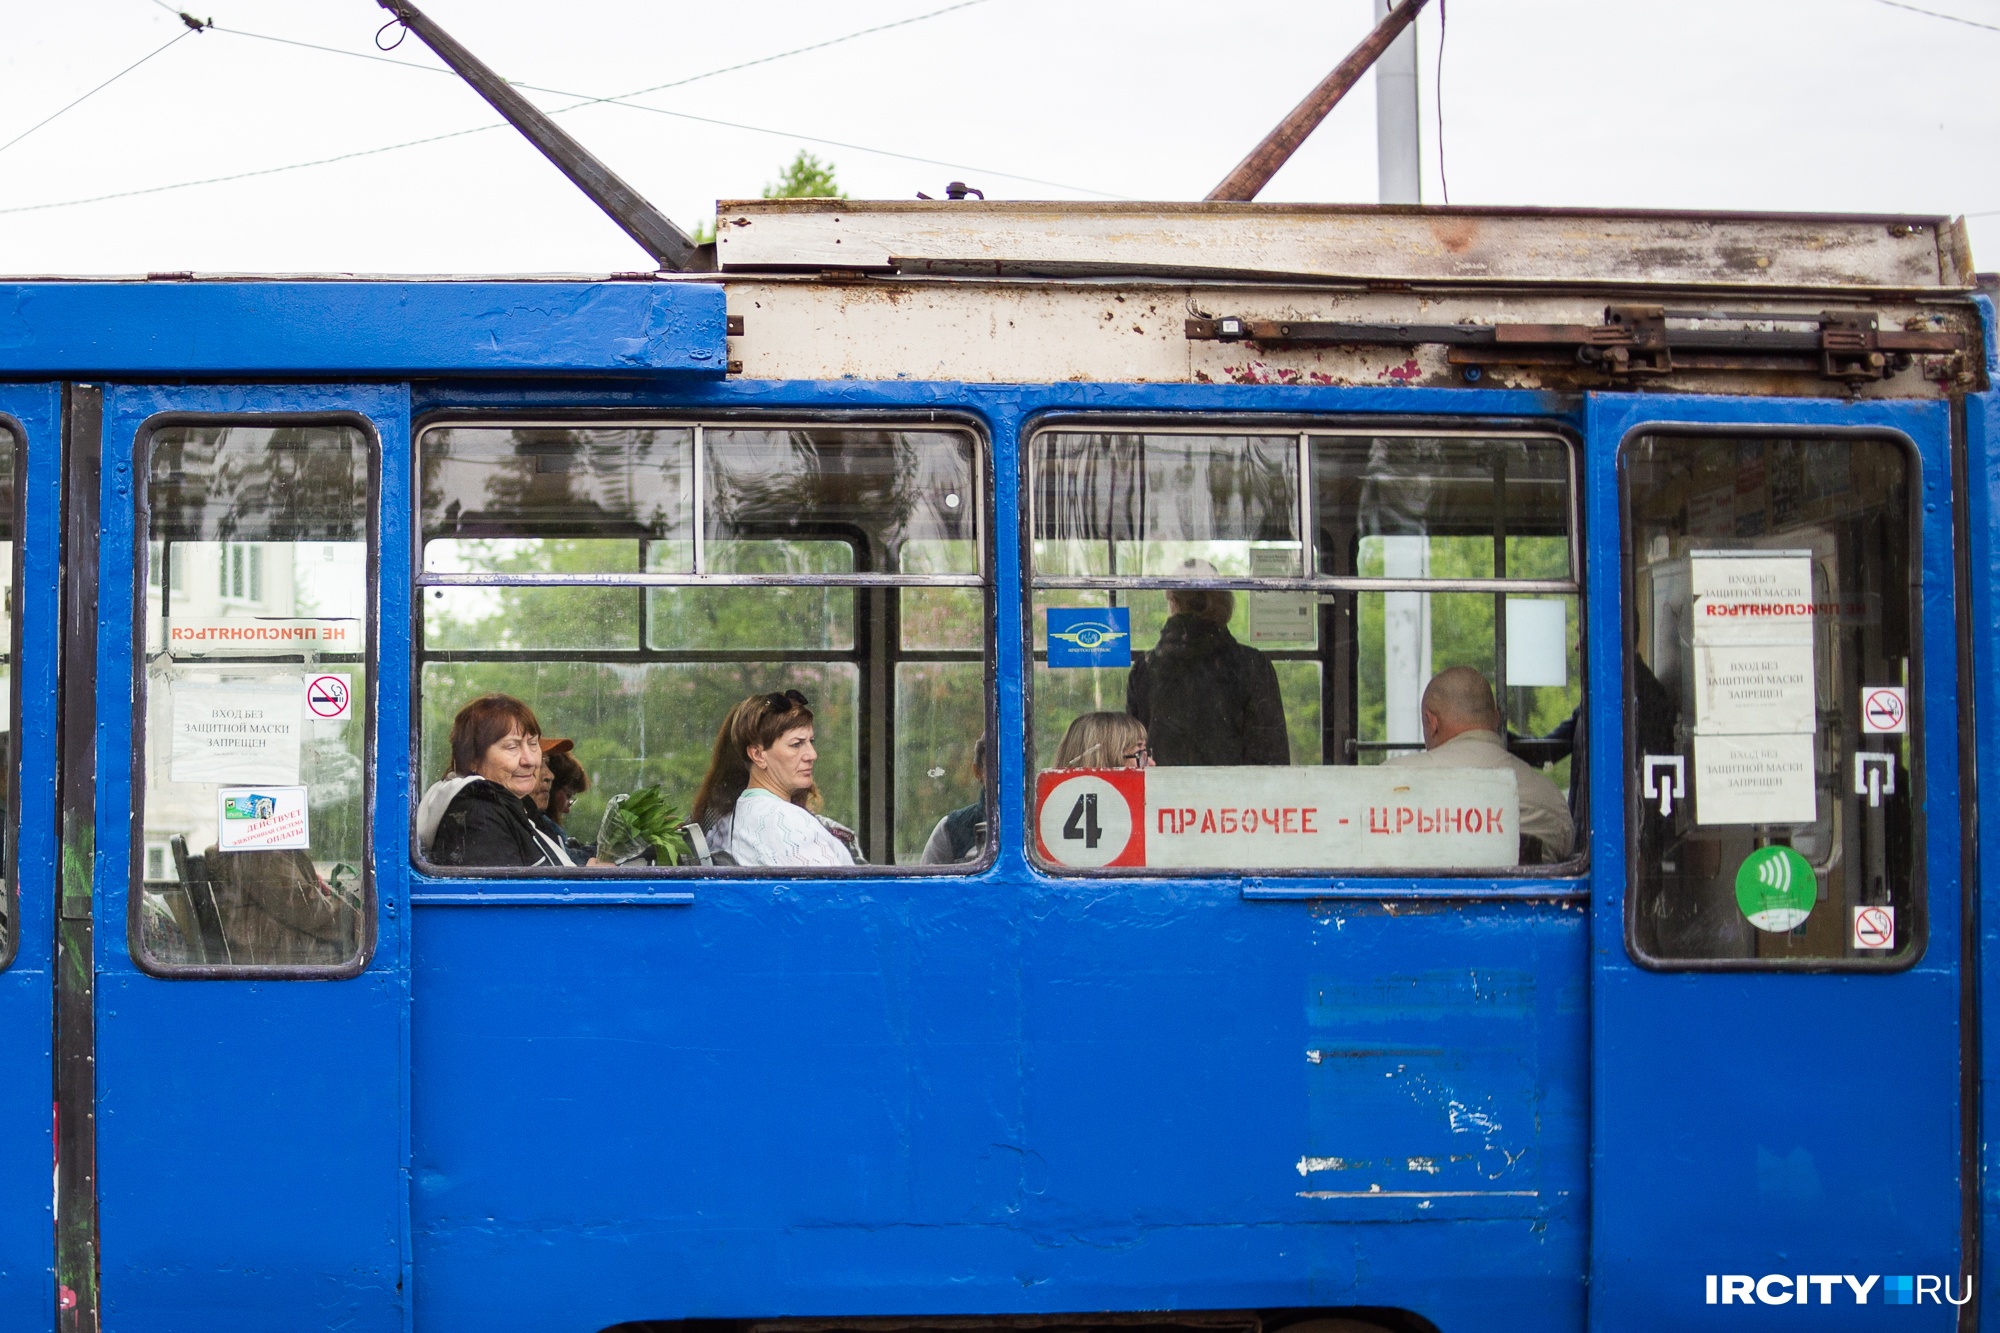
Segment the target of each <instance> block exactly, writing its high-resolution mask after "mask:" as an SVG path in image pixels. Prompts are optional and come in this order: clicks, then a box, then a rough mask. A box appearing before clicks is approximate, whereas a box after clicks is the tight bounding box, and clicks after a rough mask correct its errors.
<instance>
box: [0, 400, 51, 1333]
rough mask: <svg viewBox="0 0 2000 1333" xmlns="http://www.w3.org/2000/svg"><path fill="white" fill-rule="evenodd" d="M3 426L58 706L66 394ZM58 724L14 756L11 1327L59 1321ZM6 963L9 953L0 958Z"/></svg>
mask: <svg viewBox="0 0 2000 1333" xmlns="http://www.w3.org/2000/svg"><path fill="white" fill-rule="evenodd" d="M0 424H4V425H5V426H6V427H7V428H8V429H9V430H10V431H12V432H13V434H14V435H15V437H16V440H17V448H18V449H19V450H20V452H17V453H16V455H15V472H14V476H15V485H16V487H17V488H20V489H21V490H23V491H25V493H26V494H25V499H26V505H25V507H24V509H25V515H26V519H25V523H24V526H23V528H22V530H21V531H20V532H18V533H17V534H16V535H15V540H16V541H17V542H19V543H20V546H21V557H22V559H21V565H20V581H19V582H18V583H17V584H16V585H15V588H14V597H15V600H16V603H17V605H18V607H19V611H20V614H21V616H22V617H23V620H24V622H25V624H26V625H27V626H28V627H29V628H30V631H31V632H28V633H25V634H24V635H23V636H22V644H21V660H20V662H19V663H18V664H16V665H15V666H14V668H13V674H14V676H15V678H16V680H17V681H18V682H19V688H20V691H21V697H22V698H23V699H24V700H47V699H53V698H55V691H56V635H54V634H53V633H47V632H42V633H37V632H32V631H33V630H34V629H35V628H37V627H52V626H54V625H55V624H56V618H57V610H56V608H57V603H58V597H59V591H60V589H59V582H60V574H59V562H60V559H61V551H60V548H59V534H58V532H57V525H58V522H59V519H60V515H61V513H62V504H61V500H62V472H61V466H60V465H61V455H60V447H61V446H60V441H61V430H62V391H61V389H60V387H59V386H57V385H53V384H6V385H0ZM55 722H56V717H55V710H54V709H53V708H49V707H24V708H23V709H22V712H21V717H20V719H19V723H18V726H17V729H16V731H15V733H14V736H13V744H12V747H11V753H12V758H13V759H14V760H15V762H17V763H18V764H19V766H20V767H19V775H20V778H19V789H18V800H19V806H18V809H17V813H16V818H15V823H14V826H13V828H12V829H10V830H9V831H8V836H9V837H13V838H16V839H17V842H16V844H15V866H14V871H15V883H16V886H17V888H18V891H19V895H20V896H19V902H20V920H19V922H18V923H16V926H15V939H16V951H15V953H14V957H13V962H12V964H11V965H10V966H8V968H7V969H6V971H4V972H0V1033H5V1034H6V1036H5V1040H4V1041H0V1145H4V1146H0V1327H4V1328H23V1329H33V1328H49V1327H52V1325H53V1322H54V1319H55V1301H56V1288H55V1218H54V1213H53V1211H52V1204H51V1192H50V1189H49V1168H50V1163H51V1162H52V1161H53V1160H54V1156H55V1144H54V1140H53V1138H52V1137H51V1124H52V1118H51V1116H50V1109H49V1108H50V1091H51V1088H52V1087H53V1079H52V1072H53V1070H52V1065H51V1059H52V1049H51V1048H52V1045H53V1027H52V1024H53V1023H54V1018H55V1014H54V990H53V980H54V976H55V973H54V969H53V967H52V963H53V959H54V953H55V934H56V928H55V920H56V913H55V903H56V866H57V845H56V804H55V774H56V727H55ZM0 957H4V951H0Z"/></svg>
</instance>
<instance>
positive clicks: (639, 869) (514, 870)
mask: <svg viewBox="0 0 2000 1333" xmlns="http://www.w3.org/2000/svg"><path fill="white" fill-rule="evenodd" d="M646 427H657V428H662V429H673V430H690V431H692V432H693V467H692V472H691V497H692V499H691V504H690V508H689V520H690V522H691V524H692V525H693V550H692V556H691V564H692V568H691V569H690V570H688V571H685V572H679V571H669V570H641V571H616V572H603V573H547V574H532V573H530V574H441V573H430V572H428V571H426V570H425V568H424V546H425V542H426V536H425V520H424V510H423V500H422V496H421V488H422V484H423V483H422V478H423V467H424V439H425V437H426V436H427V435H428V434H429V433H430V432H431V431H434V430H440V429H449V428H461V429H484V430H515V429H527V430H534V429H546V430H588V429H592V428H606V429H643V428H646ZM709 429H723V430H745V431H784V430H821V431H827V430H851V431H868V430H875V431H922V430H931V431H947V432H951V433H954V434H959V435H962V436H964V437H965V438H966V439H967V440H968V441H969V442H970V443H971V445H972V451H973V458H972V488H973V494H972V503H971V516H972V519H973V522H974V525H975V532H974V540H973V548H974V559H975V569H974V571H973V572H971V573H966V574H898V573H893V572H882V571H872V570H871V571H865V572H854V573H846V574H717V573H712V572H709V571H707V570H705V569H704V565H705V564H706V554H707V543H708V534H707V531H706V528H707V524H706V522H705V518H706V516H707V513H708V509H707V505H708V497H707V495H706V490H707V481H708V477H707V469H706V465H705V461H704V457H703V455H704V443H705V431H707V430H709ZM410 455H411V460H410V461H411V469H412V471H411V475H412V477H413V478H415V479H416V486H417V489H418V491H419V494H418V496H417V498H416V506H415V512H414V513H413V514H412V516H411V523H410V541H411V570H412V587H411V594H412V595H411V598H410V603H411V605H410V610H411V625H410V634H411V647H412V651H411V653H410V682H409V690H410V695H409V697H410V723H411V725H410V751H409V754H410V761H409V762H410V768H409V771H410V773H411V774H412V780H411V784H410V816H411V819H410V841H409V858H410V865H411V867H412V868H413V869H414V871H415V872H416V873H417V874H419V875H422V876H428V877H432V878H435V879H438V880H444V881H463V880H487V881H494V880H498V881H517V882H520V881H525V882H529V883H533V882H537V881H541V882H546V881H550V880H555V881H559V882H561V883H562V884H563V885H564V886H565V888H566V889H573V890H577V891H584V890H583V886H584V885H589V884H605V885H607V886H610V885H620V886H624V887H627V888H636V887H637V886H638V885H642V884H647V883H652V884H660V883H663V882H669V881H674V882H678V881H698V880H771V879H776V878H782V879H787V880H792V879H816V880H840V879H879V878H884V877H915V878H938V877H959V876H965V875H971V874H978V873H981V872H983V871H986V870H989V869H991V868H992V867H993V865H994V864H995V862H996V860H997V859H998V846H997V844H998V838H997V837H996V836H994V832H989V835H988V837H987V840H986V847H985V849H984V851H983V852H982V853H981V854H980V856H979V857H978V858H976V859H975V860H972V861H966V862H961V863H958V864H954V865H944V866H926V865H882V864H869V865H857V866H800V867H782V868H779V867H771V866H701V865H696V866H591V867H586V866H445V865H438V864H437V863H435V862H433V861H431V860H429V859H428V858H426V857H425V856H424V854H423V850H422V848H421V847H420V846H419V845H418V841H417V828H416V811H417V805H418V803H419V802H420V801H421V799H422V797H423V792H424V790H425V788H426V787H427V786H428V785H429V783H428V781H427V780H426V778H425V776H424V773H425V770H424V768H423V669H424V665H425V662H426V660H427V659H428V656H429V655H428V653H427V650H426V649H425V648H424V647H423V618H424V593H425V592H426V590H428V589H431V588H448V587H488V588H493V587H544V588H561V587H584V588H630V589H633V590H634V591H636V592H639V593H641V594H643V593H644V592H645V591H646V590H648V589H651V588H756V587H780V588H793V587H805V588H815V587H817V588H847V589H851V590H854V591H855V592H857V593H860V592H863V591H865V590H868V589H877V588H960V589H968V590H977V591H979V592H980V594H981V600H982V601H983V603H984V609H985V613H986V614H985V633H984V643H983V644H982V646H981V647H980V648H978V649H973V650H962V649H910V650H905V649H904V648H903V646H902V642H901V622H900V617H898V618H897V620H896V624H895V626H894V627H893V632H892V633H890V634H889V635H888V637H887V640H886V643H885V645H884V647H883V658H882V661H883V665H884V667H885V668H886V670H885V671H884V673H883V679H882V680H880V681H879V682H874V686H875V689H876V692H877V693H878V694H879V695H880V697H881V700H882V702H883V704H884V707H885V711H886V713H887V715H888V732H887V734H886V735H887V738H886V740H885V742H884V748H885V749H886V751H887V753H888V758H889V771H887V772H884V773H881V774H879V775H872V776H871V781H872V782H873V783H874V784H875V785H876V786H879V787H881V788H882V789H884V790H885V791H886V792H887V793H888V796H887V800H888V802H889V806H888V808H889V810H890V815H891V818H890V834H889V836H890V838H891V839H892V840H893V838H894V819H893V815H894V800H895V773H894V764H895V754H894V744H895V741H894V725H895V724H894V712H895V695H896V679H895V677H896V667H897V666H898V665H899V664H900V663H903V662H932V661H941V662H953V661H978V662H980V663H981V665H982V667H983V669H984V674H985V685H986V689H985V705H984V707H985V716H984V726H985V729H986V734H987V736H988V737H989V744H988V754H989V755H991V754H992V753H993V750H992V747H991V740H990V738H991V737H993V736H995V735H997V734H998V725H999V716H998V705H997V698H996V692H995V688H994V687H995V684H996V682H997V681H998V679H999V667H998V652H999V639H998V636H997V635H996V633H995V629H996V625H995V619H994V609H995V607H996V605H997V601H996V598H997V589H996V588H995V586H994V581H993V577H994V576H993V571H994V560H993V550H992V546H993V541H994V514H993V508H992V505H993V494H994V484H993V476H992V469H993V465H994V464H993V458H994V449H993V440H992V431H991V429H990V428H989V426H988V425H987V423H986V422H985V421H984V420H983V419H981V418H979V417H977V416H974V415H972V414H970V413H954V412H943V411H925V412H921V413H912V412H865V413H861V412H846V411H831V412H812V411H810V410H798V409H794V410H788V411H785V412H782V413H761V412H732V411H726V410H725V411H711V412H701V413H686V414H679V413H674V412H660V411H653V412H636V413H635V412H630V411H617V410H600V411H592V410H589V409H577V410H566V411H466V410H463V409H450V408H446V409H439V410H436V411H433V412H429V413H426V414H424V415H422V416H420V417H418V418H417V419H416V420H415V421H414V422H413V423H412V424H411V430H410ZM828 535H829V536H830V534H828ZM854 605H855V611H854V615H855V622H856V628H857V631H859V630H861V629H862V628H863V626H862V624H861V622H862V620H863V618H864V615H865V613H864V610H863V603H862V601H861V599H860V598H859V597H857V598H856V599H855V603H854ZM649 615H650V613H649V612H648V611H646V610H645V609H644V602H643V598H642V610H641V614H640V618H639V620H638V621H637V622H635V629H636V631H637V632H638V634H639V638H638V648H637V649H636V650H627V649H603V650H578V651H576V652H573V653H567V654H565V653H562V652H559V651H558V650H554V649H529V650H524V651H519V652H505V653H502V652H495V653H493V654H491V660H496V661H500V660H505V661H518V662H535V661H560V660H565V659H566V658H567V659H573V660H576V661H579V662H591V661H602V660H609V659H613V658H617V659H627V660H635V661H636V660H644V661H660V662H672V661H674V660H677V659H676V655H675V654H674V653H673V650H668V649H654V648H650V647H649V646H648V641H647V633H646V630H647V625H648V621H649ZM854 637H855V642H854V646H853V647H851V648H848V649H838V650H832V649H829V650H824V651H821V650H812V652H811V660H813V661H815V662H819V661H825V662H830V663H837V662H853V663H855V665H856V666H857V668H858V674H859V679H860V689H861V695H860V698H859V700H858V704H859V708H860V709H861V710H863V711H865V710H866V709H867V708H868V707H869V690H870V685H871V682H870V671H871V666H870V663H869V662H868V661H867V660H866V654H867V652H868V651H869V649H868V647H867V640H866V636H865V634H864V633H860V632H857V633H856V635H855V636H854ZM447 651H450V650H447ZM463 651H465V652H467V653H468V654H469V655H476V656H478V657H481V658H484V657H485V656H486V654H484V653H483V652H477V650H463ZM791 652H792V650H789V649H771V650H768V651H767V652H766V653H765V655H763V656H759V655H758V650H755V649H712V650H709V649H702V650H689V652H688V653H686V654H683V655H680V660H694V659H699V658H707V659H709V660H714V661H750V662H759V661H771V662H774V663H775V662H780V661H783V660H787V659H786V657H785V654H788V653H791ZM718 720H719V719H718ZM867 740H868V738H867V737H866V736H865V735H864V736H861V737H860V738H859V744H860V749H861V753H860V763H861V765H863V766H864V767H865V766H867V765H869V764H870V763H871V759H870V757H869V747H868V744H867ZM971 740H972V738H971V737H968V738H967V743H968V745H969V744H970V743H971ZM981 798H982V800H983V801H984V802H985V806H986V810H987V815H988V824H989V829H991V830H994V831H995V832H997V827H996V826H997V823H998V820H997V812H998V809H999V806H998V800H999V784H998V782H997V777H996V772H995V766H994V765H993V764H992V763H991V762H989V763H988V764H987V771H986V773H985V775H984V778H983V782H982V786H981ZM863 822H865V820H864V821H863ZM857 832H862V833H864V834H865V832H866V830H865V829H862V830H857ZM890 850H891V851H892V852H893V847H892V848H891V849H890ZM878 854H879V852H878ZM778 869H782V871H783V873H782V874H774V873H773V871H774V870H778ZM579 882H580V883H579ZM683 887H685V886H683Z"/></svg>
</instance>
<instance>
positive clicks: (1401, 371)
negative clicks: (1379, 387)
mask: <svg viewBox="0 0 2000 1333" xmlns="http://www.w3.org/2000/svg"><path fill="white" fill-rule="evenodd" d="M1422 373H1423V367H1421V366H1419V365H1418V364H1417V359H1416V358H1415V357H1411V358H1410V359H1409V360H1407V361H1405V362H1403V364H1402V365H1400V366H1384V367H1383V368H1382V369H1381V370H1378V371H1376V372H1375V378H1376V379H1378V380H1382V379H1386V380H1389V381H1390V382H1391V383H1395V384H1408V383H1409V382H1410V381H1411V380H1413V379H1416V378H1417V377H1418V376H1419V375H1421V374H1422Z"/></svg>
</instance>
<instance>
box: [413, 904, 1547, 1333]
mask: <svg viewBox="0 0 2000 1333" xmlns="http://www.w3.org/2000/svg"><path fill="white" fill-rule="evenodd" d="M1584 925H1585V918H1584V914H1583V913H1582V912H1581V911H1578V910H1575V909H1573V908H1572V909H1565V908H1562V907H1558V906H1553V905H1549V904H1541V905H1536V906H1532V907H1530V906H1523V905H1519V904H1510V905H1498V904H1495V905H1491V906H1473V907H1457V908H1453V909H1449V910H1444V911H1439V912H1434V913H1430V914H1427V915H1423V916H1396V915H1390V914H1388V913H1386V912H1384V911H1383V910H1382V908H1381V906H1380V904H1368V905H1343V906H1340V907H1337V908H1332V909H1327V910H1315V909H1314V908H1313V907H1312V906H1310V905H1308V904H1304V903H1245V902H1243V901H1242V900H1241V898H1240V897H1239V895H1238V894H1237V893H1236V892H1235V891H1234V888H1233V886H1230V885H1227V884H1219V885H1217V884H1211V885H1199V886H1192V885H1191V886H1178V885H1174V886H1165V885H1158V884H1150V883H1149V884H1142V885H1132V886H1129V887H1121V888H1120V889H1118V890H1115V891H1110V892H1106V891H1103V890H1092V889H1086V888H1080V887H1077V886H1072V885H1060V884H1054V883H1051V882H1048V881H1040V882H1031V881H1028V880H1026V879H1024V878H1022V877H1017V876H1014V875H1010V874H1006V873H1002V872H995V873H993V874H989V875H987V876H984V877H982V878H981V879H979V880H976V881H972V882H957V881H954V882H951V883H947V884H936V883H929V884H926V883H920V882H912V881H908V880H904V881H882V882H875V883H868V884H865V885H851V886H848V885H844V886H842V888H841V890H839V891H830V890H828V889H826V888H823V887H821V886H813V885H801V886H797V887H796V888H780V889H776V890H773V889H772V888H771V887H768V886H758V885H750V884H743V883H740V882H739V883H735V884H730V885H728V886H720V885H718V886H715V887H714V888H713V889H704V891H703V892H702V894H701V895H700V901H699V903H698V904H697V905H696V906H695V907H694V908H693V909H692V910H689V911H675V912H663V911H657V910H650V909H645V908H561V909H548V908H456V907H453V908H425V909H423V910H422V911H421V913H420V916H419V922H418V927H419V928H418V930H417V932H416V981H415V984H416V995H417V1006H416V1016H417V1022H416V1028H415V1036H416V1041H415V1048H414V1053H415V1066H416V1071H417V1073H416V1086H415V1090H414V1093H415V1115H416V1122H415V1152H416V1158H415V1167H416V1195H415V1215H416V1226H417V1234H416V1248H417V1256H418V1272H417V1315H418V1325H419V1327H424V1328H433V1327H435V1328H454V1327H479V1328H482V1329H492V1330H512V1329H522V1330H527V1329H547V1328H555V1327H573V1328H598V1327H602V1326H604V1325H607V1324H610V1323H613V1322H616V1321H618V1320H621V1319H628V1318H641V1317H647V1318H674V1317H684V1316H743V1315H780V1314H819V1315H831V1314H849V1315H865V1314H881V1313H883V1312H885V1311H892V1310H893V1311H898V1312H950V1313H976V1312H994V1313H1001V1312H1047V1311H1061V1310H1080V1309H1081V1310H1088V1309H1148V1308H1152V1309H1160V1308H1166V1309H1173V1308H1180V1309H1188V1308H1215V1307H1241V1306H1271V1305H1314V1304H1328V1303H1347V1302H1379V1303H1383V1304H1402V1305H1408V1306H1411V1307H1413V1308H1416V1309H1418V1310H1421V1311H1423V1312H1424V1313H1426V1314H1428V1315H1429V1316H1431V1317H1432V1318H1433V1319H1435V1320H1437V1322H1438V1323H1439V1324H1440V1326H1442V1327H1445V1328H1451V1327H1454V1326H1456V1327H1480V1328H1485V1329H1523V1330H1526V1329H1534V1330H1548V1329H1560V1328H1565V1327H1567V1328H1578V1327H1580V1326H1581V1323H1582V1297H1583V1287H1582V1282H1581V1276H1582V1271H1583V1265H1584V1228H1583V1200H1584V1197H1585V1196H1584V1191H1585V1188H1586V1182H1585V1177H1584V1134H1585V1124H1586V1120H1585V1107H1584V1088H1585V1070H1584V1060H1585V1044H1584V1032H1583V1026H1584V1013H1583V1003H1582V998H1583V991H1584V972H1585V967H1584V953H1583V938H1584ZM1488 987H1490V990H1489V989H1486V988H1488ZM1361 994H1367V995H1371V996H1373V997H1374V999H1373V1001H1372V1002H1371V1003H1366V1004H1362V1003H1355V1002H1354V1001H1355V1000H1356V997H1357V996H1358V995H1361ZM1482 1011H1484V1012H1482ZM1378 1085H1379V1089H1386V1090H1387V1091H1382V1090H1378ZM1336 1157H1339V1158H1343V1159H1344V1160H1345V1162H1346V1163H1347V1164H1349V1165H1350V1166H1352V1167H1353V1168H1354V1169H1352V1170H1345V1171H1343V1170H1340V1169H1338V1168H1336V1167H1330V1166H1328V1165H1326V1164H1325V1162H1324V1161H1314V1160H1312V1159H1333V1158H1336ZM1454 1158H1458V1159H1468V1158H1469V1159H1471V1160H1469V1161H1468V1160H1459V1161H1454V1160H1453V1159H1454ZM1391 1159H1393V1160H1391ZM1510 1159H1511V1160H1510ZM1432 1164H1435V1166H1436V1168H1437V1171H1438V1174H1436V1175H1432V1174H1430V1168H1431V1165H1432ZM1385 1179H1386V1180H1387V1181H1388V1182H1389V1184H1388V1185H1387V1186H1385V1187H1384V1188H1385V1190H1389V1191H1391V1192H1389V1193H1384V1194H1381V1195H1378V1196H1373V1197H1371V1196H1370V1195H1369V1194H1368V1186H1369V1184H1370V1183H1372V1182H1375V1181H1380V1180H1385ZM1399 1182H1401V1183H1399ZM1398 1191H1402V1192H1404V1193H1402V1194H1401V1196H1399V1194H1398ZM1418 1194H1423V1195H1425V1196H1426V1197H1415V1196H1416V1195H1418Z"/></svg>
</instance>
